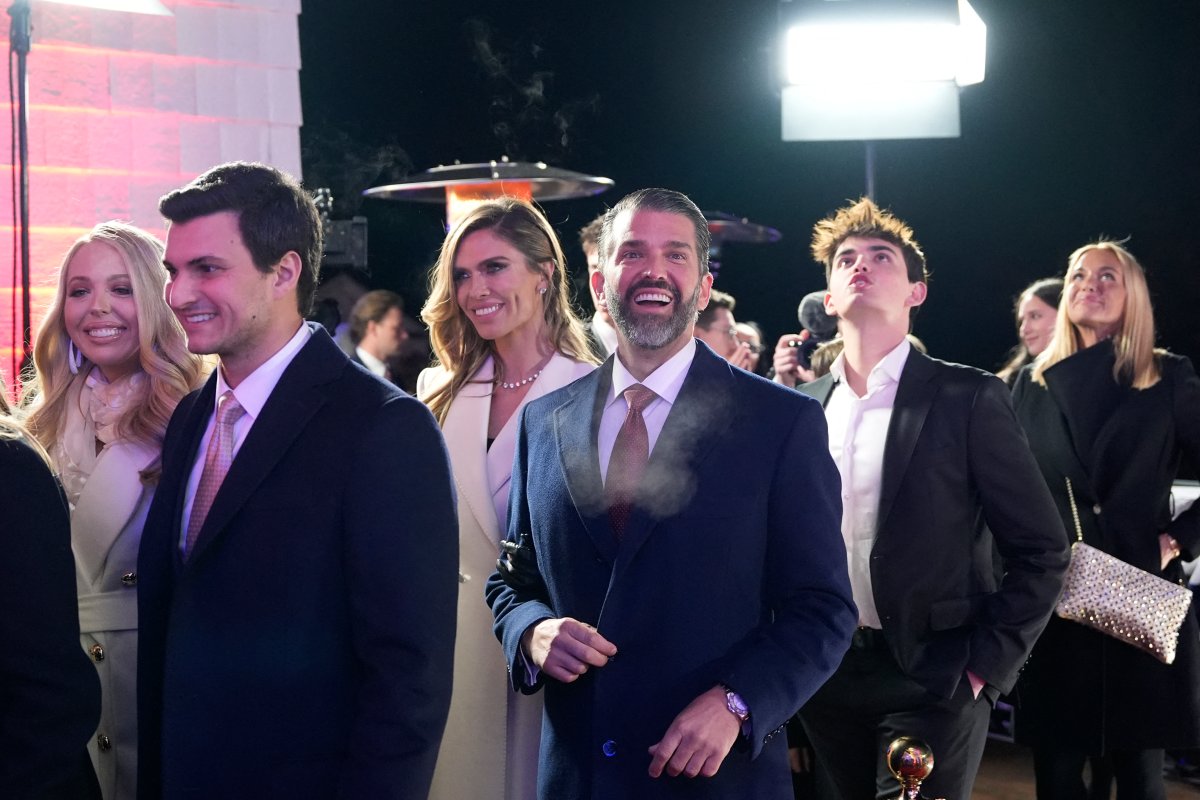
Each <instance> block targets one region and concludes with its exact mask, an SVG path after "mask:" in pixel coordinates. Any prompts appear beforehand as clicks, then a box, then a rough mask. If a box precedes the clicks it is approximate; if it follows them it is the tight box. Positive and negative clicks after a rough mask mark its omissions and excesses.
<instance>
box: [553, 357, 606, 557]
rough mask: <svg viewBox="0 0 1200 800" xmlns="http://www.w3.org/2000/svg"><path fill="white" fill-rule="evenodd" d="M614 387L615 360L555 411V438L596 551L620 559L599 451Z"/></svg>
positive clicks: (580, 383)
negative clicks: (607, 402) (602, 425)
mask: <svg viewBox="0 0 1200 800" xmlns="http://www.w3.org/2000/svg"><path fill="white" fill-rule="evenodd" d="M611 385H612V358H609V360H608V361H607V362H606V363H605V364H604V366H602V367H600V369H598V370H596V371H595V372H593V373H592V374H590V375H588V376H587V377H585V378H583V379H582V380H580V381H578V382H577V383H575V384H574V385H573V389H574V391H572V392H571V393H570V397H569V398H568V399H567V400H566V402H564V403H563V404H562V405H561V406H559V407H557V408H556V409H554V435H555V437H556V438H557V439H558V452H559V457H560V458H561V459H562V469H563V475H564V477H565V479H566V484H567V491H568V492H569V493H570V495H571V501H572V503H573V504H574V505H575V508H576V509H577V510H578V511H579V517H580V519H582V520H583V527H584V529H585V530H586V531H587V533H588V536H589V537H590V538H591V540H592V543H593V544H594V545H595V546H596V548H597V549H598V550H599V551H600V552H601V553H603V554H604V556H605V557H606V558H608V559H612V558H614V557H615V556H616V552H617V543H616V541H614V539H613V535H612V529H611V528H610V527H609V524H608V509H607V508H606V507H605V504H604V484H603V482H602V481H601V479H600V455H599V451H598V449H597V447H596V437H597V431H598V430H599V428H600V415H601V414H602V413H603V411H604V401H605V399H606V398H607V397H608V391H609V387H610V386H611Z"/></svg>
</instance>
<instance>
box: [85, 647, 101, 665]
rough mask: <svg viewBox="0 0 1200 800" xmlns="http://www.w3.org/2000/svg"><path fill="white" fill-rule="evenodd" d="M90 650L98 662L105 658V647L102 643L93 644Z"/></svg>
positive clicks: (94, 659) (93, 658)
mask: <svg viewBox="0 0 1200 800" xmlns="http://www.w3.org/2000/svg"><path fill="white" fill-rule="evenodd" d="M88 652H89V653H91V654H92V660H93V661H95V662H96V663H97V664H98V663H100V662H101V661H103V660H104V648H103V647H101V646H100V645H98V644H94V645H92V648H91V650H89V651H88Z"/></svg>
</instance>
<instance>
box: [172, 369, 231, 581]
mask: <svg viewBox="0 0 1200 800" xmlns="http://www.w3.org/2000/svg"><path fill="white" fill-rule="evenodd" d="M245 413H246V410H245V409H244V408H242V407H241V406H240V405H238V401H237V398H235V397H234V396H233V392H225V394H223V395H221V396H220V397H219V398H217V424H216V426H215V427H214V428H213V435H212V438H211V439H209V440H208V452H206V453H205V454H204V471H203V472H201V473H200V484H199V485H198V486H197V487H196V497H195V499H194V500H193V501H192V515H191V516H190V517H188V529H187V538H186V539H184V545H183V557H184V558H185V559H186V558H187V557H188V556H189V555H191V554H192V546H193V545H194V544H195V543H196V537H197V536H199V535H200V529H201V528H203V527H204V519H205V517H207V516H208V510H209V509H210V508H212V504H213V500H214V499H215V498H216V496H217V490H218V489H220V488H221V481H223V480H225V473H227V472H229V465H230V464H231V463H233V425H234V423H236V422H237V421H238V420H239V419H241V417H242V414H245Z"/></svg>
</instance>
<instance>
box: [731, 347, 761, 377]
mask: <svg viewBox="0 0 1200 800" xmlns="http://www.w3.org/2000/svg"><path fill="white" fill-rule="evenodd" d="M755 360H756V359H755V356H754V351H753V350H751V349H750V345H748V344H746V343H745V342H739V343H738V346H737V349H736V350H734V351H733V355H731V356H730V357H729V363H730V364H733V365H734V366H735V367H738V368H740V369H744V370H746V371H748V372H752V371H753V370H752V369H751V367H753V366H754V362H755Z"/></svg>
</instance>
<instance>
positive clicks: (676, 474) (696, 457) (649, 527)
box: [613, 342, 737, 580]
mask: <svg viewBox="0 0 1200 800" xmlns="http://www.w3.org/2000/svg"><path fill="white" fill-rule="evenodd" d="M730 370H732V367H730V366H729V364H728V362H726V361H725V359H723V358H721V357H720V356H718V355H716V354H715V353H713V352H712V350H710V349H709V348H708V347H707V346H706V345H705V344H704V343H703V342H696V356H695V358H694V359H693V360H692V366H691V367H690V368H689V370H688V374H687V377H686V378H684V381H683V386H681V387H680V389H679V396H678V397H676V398H675V404H674V405H673V406H672V408H671V413H670V414H669V415H668V417H667V421H666V424H665V425H664V426H663V429H662V433H660V434H659V437H658V441H657V442H656V443H655V445H654V452H652V453H651V454H650V460H649V461H648V462H647V464H646V472H645V474H644V475H643V478H642V484H641V487H640V488H639V490H638V499H637V502H636V504H635V505H634V508H633V510H632V512H631V513H630V516H629V522H628V523H627V525H626V528H625V535H624V537H623V538H622V541H621V545H620V549H619V550H618V553H617V562H616V564H615V565H614V568H613V579H614V580H616V579H617V578H618V577H619V576H620V574H621V572H622V571H623V569H624V567H625V566H627V565H628V564H629V562H630V561H631V560H632V559H633V558H634V557H635V556H636V555H637V552H638V550H639V549H640V548H641V546H642V545H643V544H644V543H645V541H646V539H647V538H648V537H649V536H650V535H651V534H652V533H653V531H654V528H655V526H656V525H657V523H658V521H659V520H661V519H664V518H669V517H673V516H675V515H676V514H678V513H679V512H680V511H681V510H682V509H683V508H684V507H685V506H686V505H687V504H688V503H690V502H691V500H692V498H693V496H694V494H695V491H696V476H697V475H699V474H700V472H701V468H702V465H703V463H704V458H705V456H706V455H707V454H708V453H709V451H711V450H712V449H713V447H714V446H715V445H716V443H717V442H718V441H720V439H721V438H722V437H723V436H724V435H725V432H726V430H728V428H729V426H730V425H731V424H732V422H733V419H734V416H735V414H736V413H737V406H736V404H735V402H734V398H733V390H734V381H733V375H732V374H731V372H730Z"/></svg>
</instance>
